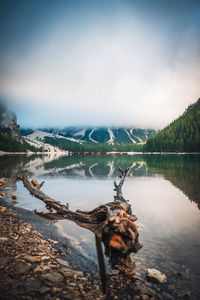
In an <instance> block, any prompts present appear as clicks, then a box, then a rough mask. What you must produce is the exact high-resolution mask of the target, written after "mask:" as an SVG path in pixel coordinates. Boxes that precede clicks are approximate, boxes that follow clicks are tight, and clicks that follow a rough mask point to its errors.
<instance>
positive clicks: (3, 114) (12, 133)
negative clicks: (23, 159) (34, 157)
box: [0, 101, 36, 152]
mask: <svg viewBox="0 0 200 300" xmlns="http://www.w3.org/2000/svg"><path fill="white" fill-rule="evenodd" d="M27 150H31V151H36V149H35V147H32V146H30V145H29V144H28V143H26V142H25V141H23V140H22V136H21V133H20V127H19V125H18V124H17V118H16V115H15V114H14V113H13V112H12V111H10V110H9V109H8V108H7V107H6V105H5V104H4V103H3V102H2V101H0V151H6V152H26V151H27Z"/></svg>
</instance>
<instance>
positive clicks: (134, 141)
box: [124, 129, 136, 144]
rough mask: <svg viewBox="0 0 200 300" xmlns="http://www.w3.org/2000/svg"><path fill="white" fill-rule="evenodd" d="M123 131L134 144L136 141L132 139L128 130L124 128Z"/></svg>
mask: <svg viewBox="0 0 200 300" xmlns="http://www.w3.org/2000/svg"><path fill="white" fill-rule="evenodd" d="M124 131H125V132H126V133H127V135H128V137H129V139H130V140H131V141H132V143H133V144H136V141H135V140H134V139H132V137H131V136H130V133H129V132H128V130H127V129H124Z"/></svg>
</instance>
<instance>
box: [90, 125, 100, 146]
mask: <svg viewBox="0 0 200 300" xmlns="http://www.w3.org/2000/svg"><path fill="white" fill-rule="evenodd" d="M95 130H96V128H94V129H92V130H91V132H90V133H89V140H90V141H92V142H93V143H96V144H98V142H97V141H95V140H93V138H92V137H91V135H92V134H93V132H94V131H95Z"/></svg>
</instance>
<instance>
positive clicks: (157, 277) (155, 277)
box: [147, 268, 167, 283]
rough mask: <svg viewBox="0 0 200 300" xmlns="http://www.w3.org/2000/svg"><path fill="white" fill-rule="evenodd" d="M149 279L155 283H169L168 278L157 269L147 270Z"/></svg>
mask: <svg viewBox="0 0 200 300" xmlns="http://www.w3.org/2000/svg"><path fill="white" fill-rule="evenodd" d="M147 278H148V279H149V280H151V281H153V282H159V283H164V282H166V281H167V276H166V275H165V274H163V273H161V272H160V271H158V270H156V269H149V268H148V269H147Z"/></svg>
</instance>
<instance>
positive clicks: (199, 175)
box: [0, 154, 200, 207]
mask: <svg viewBox="0 0 200 300" xmlns="http://www.w3.org/2000/svg"><path fill="white" fill-rule="evenodd" d="M118 166H121V167H122V169H126V168H128V167H130V171H129V175H128V176H131V177H132V176H151V175H154V174H155V173H158V174H162V175H164V177H165V178H166V179H167V180H169V181H170V182H172V183H173V184H174V185H175V186H176V187H178V188H179V189H180V190H182V191H183V192H184V193H185V194H186V195H187V196H188V197H189V198H190V199H191V200H193V201H195V202H196V203H197V204H198V205H199V207H200V155H147V154H146V155H133V156H129V155H105V156H104V155H102V156H100V155H98V156H96V155H79V156H62V157H59V158H57V159H54V157H49V158H48V157H47V156H44V155H43V156H42V155H40V156H39V155H32V156H27V155H10V156H9V155H6V156H0V177H7V178H11V177H16V176H18V175H19V174H20V171H21V170H23V171H28V172H30V173H32V172H33V173H36V175H37V171H38V174H40V175H43V174H54V173H55V174H62V175H67V176H70V175H71V176H73V177H74V176H86V177H92V176H94V177H116V176H117V175H118V168H117V167H118ZM43 171H44V173H43Z"/></svg>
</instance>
